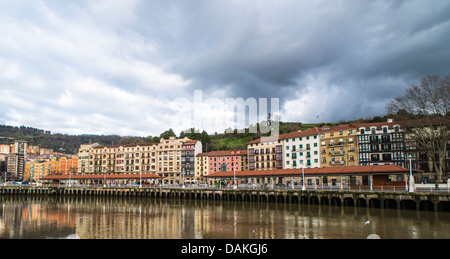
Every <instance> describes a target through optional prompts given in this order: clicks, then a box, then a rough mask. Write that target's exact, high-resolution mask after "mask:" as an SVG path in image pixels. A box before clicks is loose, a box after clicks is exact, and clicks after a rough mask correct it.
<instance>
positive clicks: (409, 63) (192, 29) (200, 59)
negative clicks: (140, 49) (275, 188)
mask: <svg viewBox="0 0 450 259" xmlns="http://www.w3.org/2000/svg"><path fill="white" fill-rule="evenodd" d="M190 8H191V6H189V7H188V6H181V7H180V6H177V8H176V10H175V11H174V10H172V12H169V14H172V15H173V17H177V18H176V20H172V25H173V26H175V27H176V28H178V29H179V28H182V29H181V30H179V32H178V33H173V34H171V36H172V38H171V39H172V40H173V41H172V44H175V45H172V46H171V47H170V49H171V50H172V51H174V53H176V55H177V57H174V59H173V61H174V62H173V63H172V67H171V68H172V69H173V71H176V73H179V74H181V75H182V76H183V77H184V78H185V79H189V80H192V81H191V82H192V83H191V84H190V87H191V88H192V89H198V88H202V89H204V90H205V91H208V90H209V91H212V90H214V89H216V90H217V89H226V90H227V95H228V96H229V97H243V98H247V97H279V98H281V101H282V103H283V102H284V101H285V100H290V99H292V98H293V96H294V95H293V93H295V92H299V93H302V91H306V88H307V85H305V84H304V83H305V78H306V77H311V76H312V77H313V78H316V79H317V78H319V77H321V75H326V77H327V81H325V82H323V83H325V84H328V85H329V86H324V87H323V89H322V90H323V91H324V92H323V94H324V95H326V94H328V93H327V92H328V91H329V90H330V86H331V85H334V86H335V87H338V88H340V89H342V91H346V92H349V93H351V92H352V94H349V96H348V97H349V98H354V99H358V101H355V103H356V104H358V103H359V104H360V106H362V103H364V102H373V101H374V100H375V101H379V102H375V103H376V105H375V107H373V105H374V104H372V105H367V104H366V105H365V106H370V107H371V109H367V110H364V112H367V113H368V114H367V116H370V115H374V114H377V113H378V114H383V113H384V104H383V103H385V102H387V101H388V100H389V99H391V98H392V97H393V96H394V95H398V94H401V93H402V91H403V90H404V89H405V87H408V86H410V85H411V84H413V83H417V82H418V80H419V79H420V78H421V77H423V76H425V75H427V74H446V73H448V71H450V66H449V62H448V60H449V58H450V53H449V47H448V46H447V45H448V42H449V37H450V36H449V35H450V33H449V31H450V23H449V17H450V16H448V13H450V9H449V8H450V3H449V2H448V1H432V2H430V1H332V2H330V1H263V2H261V1H258V2H255V1H246V2H245V3H243V2H233V1H231V2H229V1H226V2H224V1H220V2H201V3H198V5H196V8H194V9H195V10H194V11H192V12H191V11H190ZM169 45H170V44H169ZM177 47H179V48H180V50H177V49H176V48H177ZM361 97H363V98H367V99H361ZM335 102H338V100H336V101H335ZM347 105H348V104H347ZM353 108H354V109H355V110H359V109H358V107H357V106H351V107H349V109H348V110H352V109H353ZM286 112H288V111H286ZM354 116H364V114H362V113H361V114H355V111H352V112H348V114H346V115H345V117H346V118H347V119H352V117H354ZM329 117H330V118H331V117H333V114H331V112H330V115H329ZM340 119H344V118H340Z"/></svg>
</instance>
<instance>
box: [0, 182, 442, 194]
mask: <svg viewBox="0 0 450 259" xmlns="http://www.w3.org/2000/svg"><path fill="white" fill-rule="evenodd" d="M2 186H9V187H16V188H29V187H41V186H35V185H25V184H8V183H7V184H1V185H0V187H2ZM42 187H60V188H61V187H62V188H159V189H162V188H164V189H169V188H175V189H212V190H220V189H223V190H232V189H237V190H297V191H300V190H305V191H315V190H319V191H331V192H342V191H359V192H409V190H408V188H406V186H377V185H374V186H372V188H370V186H369V185H340V184H335V185H333V184H321V185H305V186H302V185H294V186H292V185H286V184H281V185H280V184H237V185H230V184H228V185H209V184H186V185H184V186H183V185H182V184H150V185H149V184H143V185H142V186H141V185H139V184H107V185H106V186H105V185H103V184H71V185H70V186H69V185H68V184H61V183H60V184H51V185H42ZM449 187H450V185H448V184H439V185H434V184H433V185H431V184H415V189H414V192H427V193H450V190H449Z"/></svg>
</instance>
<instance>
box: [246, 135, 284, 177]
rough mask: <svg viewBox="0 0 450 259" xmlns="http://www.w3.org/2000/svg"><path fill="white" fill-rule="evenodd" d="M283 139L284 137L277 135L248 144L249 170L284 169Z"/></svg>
mask: <svg viewBox="0 0 450 259" xmlns="http://www.w3.org/2000/svg"><path fill="white" fill-rule="evenodd" d="M283 137H284V135H276V136H269V137H263V138H259V139H255V140H253V141H250V142H248V143H247V154H248V170H271V169H282V168H283V142H282V139H283Z"/></svg>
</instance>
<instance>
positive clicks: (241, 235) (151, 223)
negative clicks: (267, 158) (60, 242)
mask: <svg viewBox="0 0 450 259" xmlns="http://www.w3.org/2000/svg"><path fill="white" fill-rule="evenodd" d="M367 220H370V223H368V224H364V222H365V221H367ZM368 237H379V238H382V239H384V238H394V239H396V238H405V239H422V238H427V239H430V238H431V239H441V238H445V239H449V238H450V213H448V212H436V213H435V212H430V211H415V210H396V209H376V208H353V207H340V206H324V205H322V206H318V205H305V204H285V203H255V202H232V201H200V200H182V199H168V200H166V199H158V198H156V199H150V198H148V199H139V198H132V197H131V198H115V197H106V198H95V197H91V198H82V199H81V198H69V197H56V198H55V197H22V196H20V197H2V196H0V238H1V239H34V238H38V239H54V238H56V239H59V238H64V239H70V238H81V239H124V238H126V239H343V238H345V239H349V238H350V239H366V238H368Z"/></svg>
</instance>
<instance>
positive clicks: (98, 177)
mask: <svg viewBox="0 0 450 259" xmlns="http://www.w3.org/2000/svg"><path fill="white" fill-rule="evenodd" d="M105 178H106V179H107V180H127V179H135V180H136V179H157V178H161V177H160V176H159V175H157V174H107V175H100V174H96V175H49V176H46V177H42V178H40V179H41V180H103V179H105Z"/></svg>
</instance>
